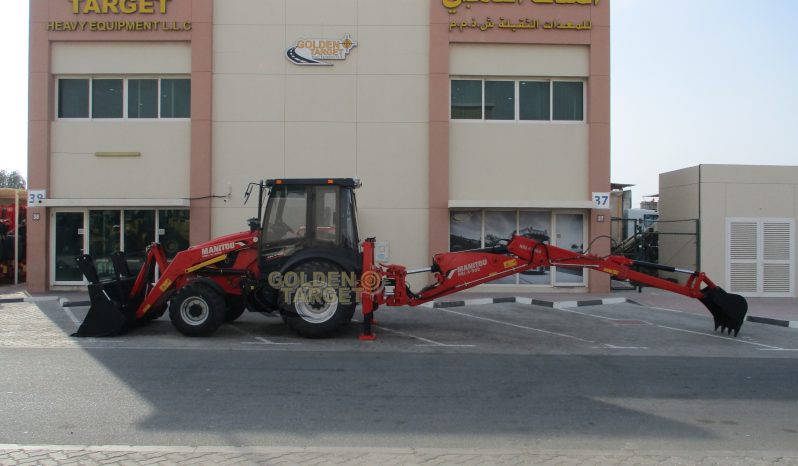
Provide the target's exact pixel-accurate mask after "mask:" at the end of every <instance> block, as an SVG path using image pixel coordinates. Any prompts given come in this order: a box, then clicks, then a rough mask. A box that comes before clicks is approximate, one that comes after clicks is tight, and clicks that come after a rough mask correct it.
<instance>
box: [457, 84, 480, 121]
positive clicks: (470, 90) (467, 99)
mask: <svg viewBox="0 0 798 466" xmlns="http://www.w3.org/2000/svg"><path fill="white" fill-rule="evenodd" d="M452 119H453V120H481V119H482V81H480V80H474V79H469V80H452Z"/></svg>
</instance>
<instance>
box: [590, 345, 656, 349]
mask: <svg viewBox="0 0 798 466" xmlns="http://www.w3.org/2000/svg"><path fill="white" fill-rule="evenodd" d="M596 348H606V349H626V350H647V349H649V348H648V346H615V345H611V344H609V343H605V344H604V345H602V346H597V347H596Z"/></svg>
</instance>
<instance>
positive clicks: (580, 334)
mask: <svg viewBox="0 0 798 466" xmlns="http://www.w3.org/2000/svg"><path fill="white" fill-rule="evenodd" d="M40 308H41V309H40ZM86 311H87V309H86V308H72V309H69V310H65V309H62V308H61V307H60V306H59V305H58V303H57V302H49V303H48V302H45V303H39V307H37V306H36V305H34V304H31V303H19V304H0V464H16V463H17V462H22V461H24V460H29V461H30V462H31V463H33V464H47V463H46V462H45V461H50V460H53V461H57V462H61V463H68V462H69V461H73V462H75V463H77V462H83V463H85V464H92V463H91V462H96V463H100V462H101V461H104V460H106V461H114V462H121V461H122V460H132V461H136V462H145V461H151V462H152V463H154V464H155V463H164V464H169V463H177V464H182V463H189V462H191V461H193V462H195V463H196V462H200V463H208V464H210V463H221V462H225V461H227V462H229V463H230V464H238V463H241V464H255V463H275V464H276V463H279V462H284V463H286V464H289V463H300V464H302V463H307V464H312V463H314V462H322V461H332V460H335V461H338V462H341V463H345V464H374V463H375V462H380V463H389V464H390V461H388V459H392V460H394V462H396V463H402V464H404V463H424V464H438V463H465V462H468V461H470V462H472V463H474V464H485V463H502V464H505V463H506V464H517V463H529V462H535V463H546V462H550V463H551V464H563V463H566V462H571V463H586V462H593V463H599V464H643V463H659V462H663V461H665V462H669V463H670V464H685V463H686V464H718V463H723V464H735V463H737V464H757V463H761V464H773V463H776V462H779V464H798V447H797V446H796V445H798V331H797V330H795V329H788V328H780V327H774V326H768V325H762V324H753V323H746V324H745V325H744V327H743V330H742V332H741V334H740V336H739V337H738V338H731V337H728V336H723V335H720V334H717V333H714V332H712V325H711V319H710V318H709V316H708V315H707V316H701V315H696V314H694V313H680V312H673V311H665V310H656V309H649V308H644V307H640V306H635V305H632V304H620V305H608V306H591V307H580V308H574V309H551V308H544V307H536V306H530V305H523V304H500V305H499V304H495V305H486V306H471V307H460V308H452V309H436V310H433V309H425V308H416V309H410V308H407V309H388V310H385V311H380V312H379V313H378V319H379V322H380V326H379V327H378V329H377V331H378V334H379V339H378V340H377V341H376V342H360V341H358V340H357V339H356V335H357V334H358V332H359V328H358V326H357V325H352V326H351V327H349V328H347V329H345V330H344V331H342V332H341V334H340V335H339V336H337V337H336V338H332V339H325V340H305V339H301V338H298V337H296V336H295V335H293V334H291V333H289V332H288V331H286V330H285V328H284V327H283V325H282V322H281V320H280V319H279V318H275V317H271V316H262V315H260V314H250V315H245V316H244V317H243V318H242V319H241V320H240V321H238V322H236V323H235V324H233V325H226V326H224V327H223V328H222V329H221V330H220V331H219V332H218V333H217V334H216V335H214V337H212V338H203V339H192V338H185V337H182V336H180V335H179V334H178V333H177V332H176V331H175V330H174V329H173V328H172V327H171V324H170V323H169V322H168V319H166V318H163V319H161V320H159V321H156V322H154V323H153V324H151V325H149V326H147V327H143V328H140V329H137V330H136V331H135V332H133V333H130V334H127V335H124V336H120V337H115V338H112V339H73V338H70V337H69V336H68V334H69V333H71V332H72V331H74V330H75V328H76V323H75V322H76V321H77V322H79V321H81V320H82V319H83V317H84V315H85V313H86ZM4 444H5V445H4ZM34 445H39V446H34ZM87 445H94V446H93V447H87ZM120 445H138V446H139V447H136V448H132V449H131V448H129V447H120ZM141 446H144V447H141ZM231 446H232V447H235V448H232V449H230V448H229V447H231ZM214 455H215V456H214Z"/></svg>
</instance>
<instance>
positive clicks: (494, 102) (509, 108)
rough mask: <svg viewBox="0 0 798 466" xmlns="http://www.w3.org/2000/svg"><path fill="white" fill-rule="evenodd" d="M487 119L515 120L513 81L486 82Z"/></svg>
mask: <svg viewBox="0 0 798 466" xmlns="http://www.w3.org/2000/svg"><path fill="white" fill-rule="evenodd" d="M485 119H486V120H515V83H514V82H513V81H485Z"/></svg>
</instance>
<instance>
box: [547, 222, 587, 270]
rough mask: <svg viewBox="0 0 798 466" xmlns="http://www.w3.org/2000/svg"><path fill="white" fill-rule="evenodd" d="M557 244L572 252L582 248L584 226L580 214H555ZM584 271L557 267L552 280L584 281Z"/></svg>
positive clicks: (579, 250) (580, 250)
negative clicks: (555, 274)
mask: <svg viewBox="0 0 798 466" xmlns="http://www.w3.org/2000/svg"><path fill="white" fill-rule="evenodd" d="M556 217H557V223H556V225H557V238H556V240H557V244H556V245H557V246H558V247H560V248H562V249H567V250H569V251H572V252H577V253H578V252H582V251H583V249H584V244H583V242H584V234H585V226H584V220H583V216H582V214H557V215H556ZM584 274H585V271H584V269H582V268H566V267H557V276H556V277H554V280H555V281H556V282H557V283H558V284H581V283H584V281H585V277H584Z"/></svg>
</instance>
